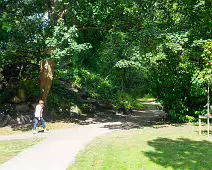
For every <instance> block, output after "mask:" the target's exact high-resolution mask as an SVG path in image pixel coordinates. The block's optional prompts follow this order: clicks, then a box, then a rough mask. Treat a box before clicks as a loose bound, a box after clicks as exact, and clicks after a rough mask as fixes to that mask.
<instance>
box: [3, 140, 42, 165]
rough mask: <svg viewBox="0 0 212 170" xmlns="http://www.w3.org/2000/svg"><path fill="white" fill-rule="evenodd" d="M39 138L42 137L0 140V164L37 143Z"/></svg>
mask: <svg viewBox="0 0 212 170" xmlns="http://www.w3.org/2000/svg"><path fill="white" fill-rule="evenodd" d="M41 140H43V139H41V138H39V139H27V140H26V139H25V140H7V141H0V165H1V164H3V163H5V162H6V161H8V160H9V159H11V158H12V157H13V156H16V155H17V154H18V153H20V152H21V151H23V150H24V149H26V148H28V147H30V146H33V145H35V144H37V143H38V142H40V141H41ZM23 161H24V160H23ZM17 166H18V165H17Z"/></svg>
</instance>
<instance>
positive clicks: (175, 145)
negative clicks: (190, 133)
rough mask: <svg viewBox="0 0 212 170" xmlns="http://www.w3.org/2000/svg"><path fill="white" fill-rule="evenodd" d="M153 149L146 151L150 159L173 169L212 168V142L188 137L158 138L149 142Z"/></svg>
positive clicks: (145, 153)
mask: <svg viewBox="0 0 212 170" xmlns="http://www.w3.org/2000/svg"><path fill="white" fill-rule="evenodd" d="M147 143H148V145H149V146H150V147H152V149H153V150H151V151H146V152H144V155H145V156H147V157H148V158H149V159H150V161H152V162H154V163H156V164H158V165H160V166H163V167H164V168H168V167H171V168H173V169H182V170H183V169H192V170H195V169H196V170H199V169H211V168H210V167H211V163H210V162H211V158H212V150H211V147H212V142H210V141H206V140H202V141H196V140H191V139H187V138H178V139H169V138H157V139H154V140H152V141H148V142H147Z"/></svg>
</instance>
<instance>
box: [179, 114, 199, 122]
mask: <svg viewBox="0 0 212 170" xmlns="http://www.w3.org/2000/svg"><path fill="white" fill-rule="evenodd" d="M181 119H182V122H190V123H191V122H196V121H197V118H195V117H193V116H188V115H185V116H182V118H181Z"/></svg>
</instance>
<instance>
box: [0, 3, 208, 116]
mask: <svg viewBox="0 0 212 170" xmlns="http://www.w3.org/2000/svg"><path fill="white" fill-rule="evenodd" d="M211 5H212V4H211V1H210V0H189V1H183V0H177V1H172V0H166V1H164V0H156V1H137V0H129V1H123V0H110V1H106V0H103V1H93V0H86V1H81V0H78V1H68V0H47V1H45V2H43V1H41V0H36V1H29V0H18V1H15V3H14V2H13V1H11V0H10V1H8V0H3V1H1V2H0V15H1V16H0V27H1V29H0V35H1V36H0V39H1V43H0V49H1V51H0V67H1V68H4V67H6V66H8V65H9V64H14V63H19V62H24V61H28V62H31V63H36V64H39V62H40V61H41V60H45V59H50V58H51V59H54V60H55V61H56V62H57V67H56V78H55V82H54V85H55V86H54V88H58V87H59V84H58V81H57V80H63V81H66V82H69V83H72V84H75V85H77V86H81V87H83V88H86V89H87V91H88V92H89V94H90V95H91V96H92V97H98V98H102V99H107V100H109V99H110V101H111V99H112V101H113V102H114V103H116V104H119V105H125V104H124V103H125V102H123V101H122V100H125V99H123V98H124V96H128V95H127V94H130V95H131V96H132V97H131V99H130V100H131V102H132V101H133V100H134V99H135V98H136V97H138V96H142V95H144V94H145V93H151V94H153V95H154V96H155V97H157V98H158V100H160V102H161V103H162V104H163V105H164V109H165V110H166V111H167V112H169V113H170V114H171V115H172V117H173V118H175V117H180V119H182V118H183V116H185V115H187V114H188V115H194V114H195V113H198V114H200V113H204V105H205V104H206V103H207V94H206V93H207V89H208V87H210V86H211V81H212V80H211V77H212V76H211V74H212V73H211V70H212V62H211V60H212V58H211V50H212V43H211V41H212V40H211V35H212V34H211ZM34 78H35V81H36V79H37V77H36V76H35V77H34ZM209 91H210V90H208V93H209ZM52 96H53V97H54V98H55V97H57V98H61V100H67V99H65V98H64V97H65V96H64V95H60V94H59V90H58V91H57V90H55V89H53V91H52V94H51V96H50V97H52ZM209 96H210V95H209ZM61 100H51V98H50V101H51V102H53V101H58V102H59V101H61ZM128 100H129V99H128ZM128 104H129V102H128ZM127 107H131V106H129V105H127Z"/></svg>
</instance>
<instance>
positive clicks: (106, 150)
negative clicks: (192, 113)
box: [68, 124, 212, 170]
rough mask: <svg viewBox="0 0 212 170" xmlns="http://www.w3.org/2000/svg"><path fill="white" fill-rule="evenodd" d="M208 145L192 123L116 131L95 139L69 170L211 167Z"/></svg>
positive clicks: (200, 169) (195, 169)
mask: <svg viewBox="0 0 212 170" xmlns="http://www.w3.org/2000/svg"><path fill="white" fill-rule="evenodd" d="M211 147H212V142H211V141H210V140H208V138H207V137H206V134H204V135H202V136H199V135H198V126H194V125H191V124H187V125H182V126H171V125H166V126H155V127H145V128H143V129H134V130H129V131H116V132H113V133H110V134H107V135H106V136H103V137H100V138H98V139H96V140H94V141H93V142H92V143H91V144H90V145H88V146H87V147H86V148H85V150H84V151H82V152H81V153H79V154H78V156H77V159H76V162H75V164H74V165H73V166H71V167H70V168H69V169H68V170H154V169H155V170H210V169H211V163H210V162H211V158H212V150H211Z"/></svg>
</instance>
